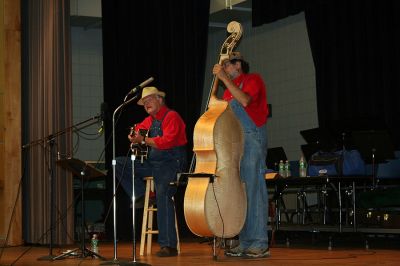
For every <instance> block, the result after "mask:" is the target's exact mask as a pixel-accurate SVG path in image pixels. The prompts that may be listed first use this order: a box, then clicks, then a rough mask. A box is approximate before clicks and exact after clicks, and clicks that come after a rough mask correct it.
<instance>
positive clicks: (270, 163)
mask: <svg viewBox="0 0 400 266" xmlns="http://www.w3.org/2000/svg"><path fill="white" fill-rule="evenodd" d="M280 160H282V161H286V160H287V156H286V153H285V150H284V149H283V148H282V147H275V148H269V149H268V150H267V158H266V159H265V164H266V165H267V168H268V169H272V170H274V171H278V169H277V166H278V164H279V161H280Z"/></svg>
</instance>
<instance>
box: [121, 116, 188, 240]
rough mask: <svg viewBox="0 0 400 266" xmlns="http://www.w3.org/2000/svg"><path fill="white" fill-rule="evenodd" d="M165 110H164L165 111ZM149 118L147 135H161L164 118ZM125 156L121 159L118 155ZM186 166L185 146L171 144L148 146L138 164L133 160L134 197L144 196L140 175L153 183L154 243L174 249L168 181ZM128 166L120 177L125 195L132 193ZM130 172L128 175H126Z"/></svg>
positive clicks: (172, 189) (130, 169) (174, 231)
mask: <svg viewBox="0 0 400 266" xmlns="http://www.w3.org/2000/svg"><path fill="white" fill-rule="evenodd" d="M168 112H169V111H167V113H168ZM167 113H166V114H165V115H164V117H163V118H162V120H156V119H153V123H152V125H151V127H150V129H149V135H148V136H149V137H156V136H162V135H163V132H162V128H161V124H162V121H163V120H164V118H165V116H166V115H167ZM120 158H121V157H119V158H117V167H116V169H117V174H118V176H119V177H120V178H121V177H122V175H120V174H121V172H122V170H121V169H122V168H123V167H122V164H123V161H122V160H121V159H120ZM122 159H125V158H122ZM185 165H186V149H185V147H184V146H181V147H175V148H172V149H168V150H159V149H157V148H153V147H151V148H150V150H149V154H148V159H147V160H145V161H143V163H141V161H140V160H135V197H136V198H139V197H141V196H143V195H144V192H145V183H144V182H143V178H144V177H146V176H153V177H154V184H155V190H156V199H157V226H158V231H159V235H158V243H159V245H160V246H161V247H172V248H176V245H177V239H176V230H175V210H174V202H173V200H172V197H173V196H174V194H175V192H176V186H171V185H170V182H172V181H176V179H177V173H179V172H183V171H184V167H185ZM131 172H132V168H131V164H127V165H126V167H125V170H124V171H123V174H124V175H128V176H125V177H123V178H122V179H121V184H122V186H123V188H124V190H125V191H126V192H127V193H128V195H130V196H131V195H132V176H131V174H130V173H131ZM129 175H130V176H129Z"/></svg>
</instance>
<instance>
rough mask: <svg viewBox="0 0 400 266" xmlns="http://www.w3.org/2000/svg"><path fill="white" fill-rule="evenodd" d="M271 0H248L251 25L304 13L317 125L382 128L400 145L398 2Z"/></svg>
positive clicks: (348, 128) (399, 146)
mask: <svg viewBox="0 0 400 266" xmlns="http://www.w3.org/2000/svg"><path fill="white" fill-rule="evenodd" d="M275 2H276V1H262V0H253V25H255V26H258V25H261V24H263V23H269V22H272V21H275V20H277V19H281V18H284V17H286V16H288V15H293V14H296V13H298V12H300V11H305V17H306V23H307V29H308V34H309V39H310V45H311V50H312V55H313V59H314V64H315V72H316V87H317V101H318V103H317V105H318V119H319V124H320V127H325V128H329V129H332V130H335V131H343V132H345V131H350V132H351V131H353V130H365V129H368V130H369V129H387V130H388V132H389V135H391V137H392V141H393V142H394V144H395V146H396V147H397V148H400V143H399V138H398V136H399V135H400V126H399V123H398V122H397V121H398V117H399V116H400V105H399V104H398V99H399V96H400V92H399V85H400V84H399V83H400V75H399V74H400V73H399V70H400V65H399V62H400V52H399V49H398V47H399V40H398V38H397V35H398V32H399V26H400V16H399V15H398V14H399V12H400V2H398V1H396V0H387V1H379V0H366V1H346V0H341V1H338V0H325V1H312V0H309V1H307V0H303V1H294V0H293V1H289V0H287V1H278V2H279V3H278V4H272V3H275ZM267 7H268V10H266V8H267ZM276 14H278V15H279V16H278V15H276Z"/></svg>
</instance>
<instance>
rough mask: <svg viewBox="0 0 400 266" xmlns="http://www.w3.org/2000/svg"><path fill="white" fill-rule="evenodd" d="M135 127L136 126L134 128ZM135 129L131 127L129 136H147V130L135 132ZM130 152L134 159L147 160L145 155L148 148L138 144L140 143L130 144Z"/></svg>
mask: <svg viewBox="0 0 400 266" xmlns="http://www.w3.org/2000/svg"><path fill="white" fill-rule="evenodd" d="M135 127H136V126H135ZM135 127H131V129H130V133H129V134H130V135H132V136H133V135H135V134H140V135H142V136H146V137H147V136H148V132H149V131H148V130H145V129H140V130H138V131H137V132H136V129H135ZM131 151H132V154H133V155H135V156H136V157H139V158H142V160H143V159H147V155H148V153H149V147H148V146H147V145H145V144H140V143H131Z"/></svg>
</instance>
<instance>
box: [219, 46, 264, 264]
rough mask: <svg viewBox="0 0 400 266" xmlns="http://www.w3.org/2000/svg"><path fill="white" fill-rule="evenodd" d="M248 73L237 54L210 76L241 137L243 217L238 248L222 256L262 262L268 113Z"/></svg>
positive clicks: (258, 81) (258, 84)
mask: <svg viewBox="0 0 400 266" xmlns="http://www.w3.org/2000/svg"><path fill="white" fill-rule="evenodd" d="M248 72H249V64H248V63H247V62H246V61H245V60H244V59H243V56H242V55H241V54H240V53H239V52H232V53H231V54H230V55H229V58H228V59H227V60H224V61H222V62H221V64H215V65H214V68H213V74H214V75H216V77H217V78H218V79H219V80H220V81H222V83H223V85H224V87H225V88H226V90H225V91H224V94H223V99H224V100H226V101H228V102H229V105H230V107H231V109H232V110H233V112H234V114H235V116H236V118H237V119H238V120H239V121H240V124H241V125H242V128H243V133H244V151H243V157H242V159H241V162H240V177H241V179H242V181H243V182H244V183H245V185H246V194H247V215H246V219H245V223H244V226H243V228H242V230H241V231H240V233H239V245H238V246H237V247H234V248H232V249H230V250H226V251H225V255H226V256H230V257H249V258H262V257H268V256H269V254H270V253H269V247H268V232H267V222H268V194H267V188H266V185H265V180H264V170H265V158H266V155H267V128H266V123H267V117H268V113H269V110H268V106H267V99H266V87H265V84H264V82H263V80H262V78H261V77H260V76H259V75H258V74H249V73H248Z"/></svg>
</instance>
